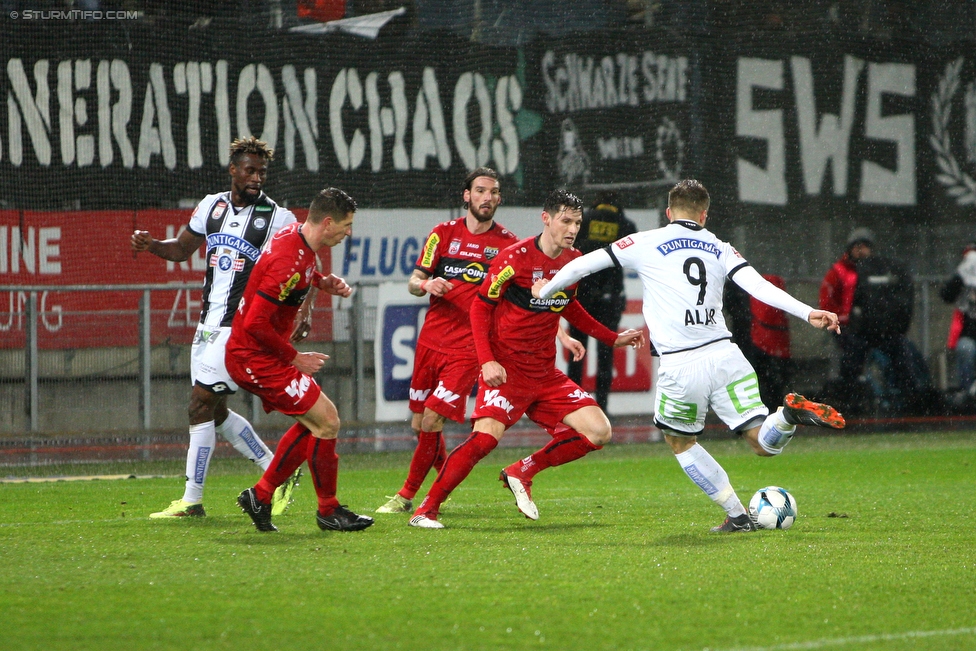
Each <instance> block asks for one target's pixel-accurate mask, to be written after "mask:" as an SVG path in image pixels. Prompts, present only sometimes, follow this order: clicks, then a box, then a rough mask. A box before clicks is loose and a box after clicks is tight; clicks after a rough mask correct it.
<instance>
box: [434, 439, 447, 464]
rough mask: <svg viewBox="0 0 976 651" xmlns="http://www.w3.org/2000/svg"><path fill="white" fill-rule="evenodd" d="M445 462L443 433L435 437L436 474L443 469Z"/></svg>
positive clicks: (445, 447)
mask: <svg viewBox="0 0 976 651" xmlns="http://www.w3.org/2000/svg"><path fill="white" fill-rule="evenodd" d="M446 460H447V443H446V442H445V441H444V432H438V437H437V456H436V457H434V470H436V471H437V472H438V473H439V472H440V471H441V468H443V467H444V461H446Z"/></svg>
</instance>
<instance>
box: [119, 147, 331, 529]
mask: <svg viewBox="0 0 976 651" xmlns="http://www.w3.org/2000/svg"><path fill="white" fill-rule="evenodd" d="M273 156H274V152H273V150H271V149H269V148H268V145H267V143H265V142H263V141H261V140H258V139H257V138H255V137H253V136H251V137H249V138H244V139H238V140H235V141H234V142H232V143H231V146H230V165H229V167H228V171H229V173H230V178H231V187H230V191H229V192H221V193H219V194H211V195H208V196H206V197H205V198H204V199H203V201H201V202H200V203H199V205H197V207H196V210H194V211H193V214H192V215H191V216H190V222H189V224H187V227H186V229H184V230H183V231H182V232H181V233H180V234H179V236H177V237H175V238H172V239H168V240H155V239H153V238H152V236H151V235H150V234H149V232H148V231H139V230H137V231H135V232H134V233H133V234H132V248H133V249H134V250H135V251H149V252H150V253H152V254H153V255H156V256H159V257H160V258H163V259H164V260H170V261H173V262H183V261H185V260H187V259H189V257H190V256H191V255H193V252H194V251H196V250H197V249H199V248H200V245H201V244H203V243H204V241H206V243H207V254H206V260H207V264H208V267H207V276H206V279H205V281H204V286H203V300H202V304H203V309H202V311H201V313H200V322H199V324H198V325H197V331H196V334H195V336H194V337H193V347H192V351H191V356H190V381H191V382H192V384H193V389H192V393H191V394H190V406H189V416H190V447H189V450H187V455H186V487H185V489H184V492H183V497H182V498H180V499H178V500H173V502H172V503H171V504H170V505H169V506H168V507H166V508H165V509H163V510H162V511H159V512H158V513H152V514H150V516H149V517H150V518H182V517H194V516H197V517H199V516H204V515H206V512H205V511H204V509H203V484H204V480H205V479H206V477H207V469H208V468H209V467H210V459H211V457H212V456H213V452H214V448H215V447H216V442H217V438H216V435H217V434H218V433H219V434H220V435H221V436H222V437H224V438H225V439H226V440H227V441H228V442H229V443H230V444H231V445H232V446H233V447H234V449H235V450H237V451H238V452H240V453H241V454H242V455H244V456H245V457H247V458H248V459H250V460H251V461H253V462H254V463H256V464H257V465H258V466H260V467H261V469H262V470H267V468H268V466H269V465H271V459H272V453H271V450H269V449H268V446H267V445H265V444H264V441H262V440H261V439H260V438H259V437H258V435H257V432H255V431H254V428H253V427H252V426H251V424H250V423H249V422H248V421H247V419H246V418H244V417H243V416H241V415H240V414H238V413H236V412H234V411H231V410H230V409H228V408H227V396H229V395H231V394H233V393H236V391H237V385H236V384H235V383H234V381H233V380H232V379H231V378H230V375H228V373H227V369H226V368H225V366H224V347H225V345H226V344H227V339H228V337H229V336H230V325H231V322H232V321H233V320H234V314H235V312H236V311H237V304H238V303H239V302H240V300H241V294H243V292H244V287H245V286H246V285H247V279H248V276H250V274H251V269H252V268H253V267H254V263H255V262H257V259H258V256H259V255H260V253H261V249H262V248H263V247H264V245H265V243H266V242H268V241H269V240H270V239H271V237H272V236H273V235H274V234H275V233H277V232H278V231H279V230H281V228H283V227H284V226H287V225H288V224H291V223H293V222H295V221H296V219H295V215H294V214H293V213H292V212H291V211H290V210H288V209H286V208H282V207H280V206H279V205H278V204H276V203H275V202H274V201H272V200H271V199H270V198H268V196H267V195H266V194H264V192H262V190H261V188H262V187H263V186H264V183H265V181H266V180H267V176H268V163H269V162H270V161H271V159H272V158H273ZM309 298H310V299H311V297H309ZM311 305H312V303H311V300H308V301H306V305H305V306H303V311H302V316H301V317H300V319H299V321H300V323H299V326H298V327H297V328H296V330H295V334H294V335H293V338H295V339H301V338H304V336H306V335H307V334H308V331H309V322H310V319H311ZM297 481H298V471H296V472H295V474H294V475H293V476H292V478H291V480H290V481H289V482H287V483H286V484H285V485H283V486H282V487H281V488H280V489H279V490H278V491H277V492H276V493H275V498H276V499H275V503H274V505H273V506H274V512H275V514H278V513H281V512H284V510H285V508H287V506H288V502H289V500H290V498H291V493H292V491H293V490H294V488H295V485H296V483H297Z"/></svg>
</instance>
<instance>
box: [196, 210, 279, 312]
mask: <svg viewBox="0 0 976 651" xmlns="http://www.w3.org/2000/svg"><path fill="white" fill-rule="evenodd" d="M294 221H297V220H296V219H295V215H294V214H293V213H292V212H291V211H290V210H288V209H287V208H282V207H281V206H279V205H278V204H276V203H275V202H274V201H272V200H271V199H270V198H269V197H268V195H266V194H264V193H263V192H262V193H261V196H260V197H259V198H258V200H257V201H256V202H255V203H254V204H253V205H251V206H246V207H244V208H235V207H234V205H233V204H232V203H231V200H230V191H227V192H221V193H220V194H211V195H207V196H206V197H204V199H203V201H201V202H200V203H199V204H198V205H197V207H196V210H194V211H193V215H191V216H190V223H189V224H188V225H187V230H189V231H190V232H191V233H193V234H194V235H202V236H204V237H206V238H207V255H206V259H207V276H206V278H205V279H204V283H203V309H202V310H201V312H200V324H201V325H205V326H211V327H228V328H229V327H230V324H231V322H232V321H233V320H234V312H235V311H236V310H237V304H238V303H239V302H240V300H241V295H242V294H243V293H244V286H245V285H247V279H248V276H250V275H251V269H253V268H254V263H255V262H257V260H258V256H259V255H261V250H262V249H263V248H264V245H265V244H266V243H267V242H268V241H269V240H270V239H271V237H272V236H273V235H274V234H275V233H277V232H278V231H279V230H281V228H282V227H284V226H287V225H288V224H291V223H292V222H294Z"/></svg>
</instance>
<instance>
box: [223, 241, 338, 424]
mask: <svg viewBox="0 0 976 651" xmlns="http://www.w3.org/2000/svg"><path fill="white" fill-rule="evenodd" d="M300 227H301V224H297V223H294V224H290V225H289V226H286V227H284V228H282V229H281V230H280V231H278V233H276V234H275V236H274V237H273V238H272V239H271V241H270V242H269V243H268V245H267V247H266V248H265V250H264V251H263V252H262V253H261V257H260V258H258V262H257V264H256V265H254V270H253V271H252V272H251V276H250V278H249V280H248V282H247V287H245V289H244V296H243V297H242V298H241V302H240V305H239V306H238V308H237V314H236V315H235V316H234V323H233V326H232V327H231V333H230V339H229V340H228V342H227V353H226V358H225V360H224V361H225V363H226V365H227V371H228V372H229V373H230V376H231V377H232V378H233V379H234V382H236V383H237V384H238V385H239V386H240V387H241V388H242V389H246V390H248V391H250V392H251V393H254V394H256V395H258V396H260V397H261V400H262V402H263V403H264V409H265V411H272V410H275V411H279V412H281V413H283V414H290V415H295V414H304V413H305V412H307V411H308V410H309V409H311V407H312V405H313V404H314V403H315V401H316V400H317V399H318V396H319V394H320V393H321V389H320V388H319V386H318V384H317V383H316V382H315V380H314V379H312V377H311V376H308V375H305V374H304V373H302V372H301V371H299V370H298V369H297V368H295V367H294V366H292V363H291V362H292V360H294V359H295V356H296V355H297V354H298V351H297V350H295V347H294V346H292V345H291V343H290V341H289V337H290V336H291V333H292V330H293V329H294V324H295V316H296V315H297V314H298V310H299V308H300V307H301V304H302V301H304V300H305V295H306V294H308V290H309V287H310V286H311V285H312V284H313V283H314V282H317V281H318V280H319V279H321V278H322V275H321V274H320V273H319V272H318V271H316V269H315V251H313V250H312V249H311V247H309V245H308V243H307V242H306V241H305V238H304V237H303V236H302V233H301V230H300Z"/></svg>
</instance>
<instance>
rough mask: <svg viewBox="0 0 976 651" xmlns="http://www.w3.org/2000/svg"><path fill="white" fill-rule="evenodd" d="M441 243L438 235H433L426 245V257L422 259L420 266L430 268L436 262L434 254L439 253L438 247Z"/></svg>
mask: <svg viewBox="0 0 976 651" xmlns="http://www.w3.org/2000/svg"><path fill="white" fill-rule="evenodd" d="M440 243H441V238H440V236H439V235H438V234H437V233H431V234H430V236H429V237H428V238H427V242H425V243H424V255H423V257H421V258H420V266H421V267H426V268H428V269H429V268H430V265H431V264H433V262H434V254H435V253H436V252H437V245H438V244H440Z"/></svg>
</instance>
